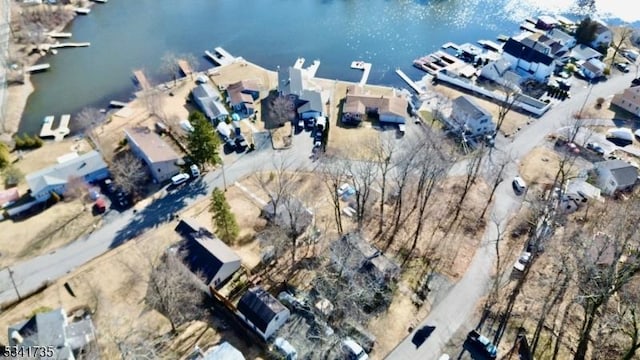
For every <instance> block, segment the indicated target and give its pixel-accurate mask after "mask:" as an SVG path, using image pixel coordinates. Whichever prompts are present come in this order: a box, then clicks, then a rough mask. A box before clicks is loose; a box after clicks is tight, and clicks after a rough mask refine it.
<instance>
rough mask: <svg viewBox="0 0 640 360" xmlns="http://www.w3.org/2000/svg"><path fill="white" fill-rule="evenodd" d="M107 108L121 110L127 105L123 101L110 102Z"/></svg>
mask: <svg viewBox="0 0 640 360" xmlns="http://www.w3.org/2000/svg"><path fill="white" fill-rule="evenodd" d="M109 106H111V107H114V108H123V107H125V106H127V103H126V102H123V101H117V100H111V102H109Z"/></svg>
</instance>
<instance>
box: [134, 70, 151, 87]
mask: <svg viewBox="0 0 640 360" xmlns="http://www.w3.org/2000/svg"><path fill="white" fill-rule="evenodd" d="M133 76H134V77H135V79H136V83H138V86H140V88H141V89H142V90H147V89H151V83H150V82H149V80H147V77H146V76H145V75H144V72H142V70H134V71H133Z"/></svg>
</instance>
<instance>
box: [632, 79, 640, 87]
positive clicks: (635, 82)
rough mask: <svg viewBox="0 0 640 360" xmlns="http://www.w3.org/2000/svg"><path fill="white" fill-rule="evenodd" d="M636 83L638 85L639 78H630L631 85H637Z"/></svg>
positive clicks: (639, 82) (639, 83)
mask: <svg viewBox="0 0 640 360" xmlns="http://www.w3.org/2000/svg"><path fill="white" fill-rule="evenodd" d="M638 85H640V78H636V79H633V80H631V86H638Z"/></svg>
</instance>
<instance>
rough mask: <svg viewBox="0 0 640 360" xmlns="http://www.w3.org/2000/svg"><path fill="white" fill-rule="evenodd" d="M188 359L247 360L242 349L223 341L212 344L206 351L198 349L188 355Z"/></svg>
mask: <svg viewBox="0 0 640 360" xmlns="http://www.w3.org/2000/svg"><path fill="white" fill-rule="evenodd" d="M187 359H188V360H245V357H244V355H242V353H241V352H240V350H238V349H236V348H235V347H234V346H233V345H231V344H229V343H228V342H226V341H223V342H222V343H220V344H219V345H215V346H212V347H211V348H209V350H207V351H206V352H203V351H202V350H201V349H199V348H198V349H196V351H194V353H193V354H192V355H191V356H189V357H187Z"/></svg>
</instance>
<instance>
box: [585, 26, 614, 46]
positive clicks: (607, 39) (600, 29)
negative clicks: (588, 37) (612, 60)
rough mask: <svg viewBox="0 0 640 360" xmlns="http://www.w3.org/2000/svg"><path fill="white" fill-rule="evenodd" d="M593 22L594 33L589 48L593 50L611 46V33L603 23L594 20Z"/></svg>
mask: <svg viewBox="0 0 640 360" xmlns="http://www.w3.org/2000/svg"><path fill="white" fill-rule="evenodd" d="M594 22H595V23H596V31H595V34H594V35H595V37H594V38H593V41H591V44H590V45H591V47H593V48H595V49H597V48H600V47H604V46H606V47H609V46H610V45H611V42H612V41H613V32H611V30H610V29H609V27H608V26H607V24H605V23H604V22H602V21H600V20H595V21H594Z"/></svg>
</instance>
